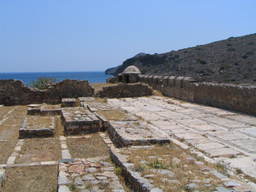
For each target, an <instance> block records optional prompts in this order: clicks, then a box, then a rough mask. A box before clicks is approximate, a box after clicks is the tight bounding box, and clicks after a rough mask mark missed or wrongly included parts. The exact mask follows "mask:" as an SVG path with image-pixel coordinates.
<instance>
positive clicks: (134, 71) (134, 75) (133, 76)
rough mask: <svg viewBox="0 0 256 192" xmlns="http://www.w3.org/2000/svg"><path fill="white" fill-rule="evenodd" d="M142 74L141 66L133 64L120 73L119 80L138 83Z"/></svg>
mask: <svg viewBox="0 0 256 192" xmlns="http://www.w3.org/2000/svg"><path fill="white" fill-rule="evenodd" d="M140 74H141V72H140V70H139V68H138V67H136V66H134V65H131V66H129V67H127V68H126V69H125V70H124V71H123V72H122V73H120V74H119V75H118V80H119V82H123V83H136V82H138V81H139V75H140Z"/></svg>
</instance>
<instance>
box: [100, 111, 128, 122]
mask: <svg viewBox="0 0 256 192" xmlns="http://www.w3.org/2000/svg"><path fill="white" fill-rule="evenodd" d="M97 113H98V114H99V115H102V116H104V117H105V118H106V119H107V120H111V121H123V120H125V118H127V113H125V112H124V111H121V110H107V111H100V110H99V111H97Z"/></svg>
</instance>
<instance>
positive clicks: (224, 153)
mask: <svg viewBox="0 0 256 192" xmlns="http://www.w3.org/2000/svg"><path fill="white" fill-rule="evenodd" d="M205 152H206V153H208V154H209V155H210V156H211V157H235V156H236V155H239V154H241V153H240V152H239V151H236V150H234V149H231V148H229V147H225V148H217V149H210V150H207V151H205Z"/></svg>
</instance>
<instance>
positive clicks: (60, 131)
mask: <svg viewBox="0 0 256 192" xmlns="http://www.w3.org/2000/svg"><path fill="white" fill-rule="evenodd" d="M63 135H64V127H63V125H62V122H61V117H60V116H56V117H55V129H54V136H55V137H58V136H63Z"/></svg>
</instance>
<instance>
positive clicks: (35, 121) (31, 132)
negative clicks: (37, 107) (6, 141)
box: [19, 115, 55, 138]
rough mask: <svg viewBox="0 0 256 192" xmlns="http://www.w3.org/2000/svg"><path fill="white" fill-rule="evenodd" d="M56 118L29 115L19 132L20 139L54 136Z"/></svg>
mask: <svg viewBox="0 0 256 192" xmlns="http://www.w3.org/2000/svg"><path fill="white" fill-rule="evenodd" d="M54 129H55V118H54V117H50V116H39V115H28V116H26V117H25V119H24V121H23V124H22V127H21V128H20V130H19V138H33V137H50V136H53V135H54Z"/></svg>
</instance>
